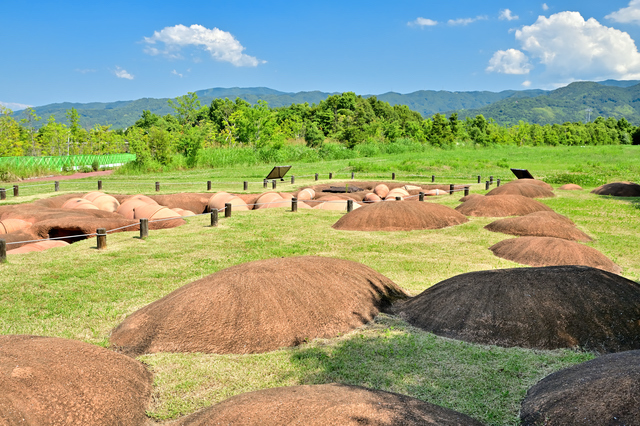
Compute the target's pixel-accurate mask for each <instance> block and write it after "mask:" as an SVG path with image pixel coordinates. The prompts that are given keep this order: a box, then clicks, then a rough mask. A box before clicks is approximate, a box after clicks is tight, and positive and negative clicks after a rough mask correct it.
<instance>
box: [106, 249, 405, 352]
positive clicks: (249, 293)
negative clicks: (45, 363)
mask: <svg viewBox="0 0 640 426" xmlns="http://www.w3.org/2000/svg"><path fill="white" fill-rule="evenodd" d="M405 297H406V294H405V293H404V291H402V290H401V289H400V288H399V287H398V286H396V285H395V284H394V283H393V282H392V281H391V280H389V279H388V278H386V277H384V276H383V275H381V274H379V273H377V272H375V271H374V270H372V269H371V268H369V267H367V266H365V265H362V264H360V263H356V262H351V261H348V260H341V259H332V258H325V257H317V256H302V257H289V258H276V259H267V260H259V261H254V262H249V263H245V264H241V265H236V266H233V267H231V268H228V269H224V270H222V271H219V272H217V273H215V274H212V275H209V276H207V277H205V278H203V279H200V280H198V281H194V282H192V283H190V284H187V285H185V286H184V287H181V288H179V289H177V290H175V291H174V292H173V293H170V294H169V295H167V296H165V297H164V298H162V299H160V300H157V301H155V302H153V303H151V304H150V305H147V306H146V307H144V308H142V309H140V310H138V311H136V312H134V313H133V314H131V315H130V316H129V317H128V318H126V319H125V320H124V322H122V323H121V324H120V325H119V326H118V327H116V328H115V329H114V330H113V332H112V334H111V339H110V341H111V344H112V346H114V347H116V348H118V349H119V350H121V351H123V352H125V353H128V354H142V353H153V352H206V353H221V354H222V353H259V352H267V351H272V350H275V349H278V348H281V347H285V346H295V345H299V344H300V343H302V342H305V341H308V340H311V339H314V338H317V337H324V338H329V337H335V336H336V335H337V334H339V333H344V332H347V331H349V330H352V329H354V328H356V327H360V326H361V325H363V324H365V323H367V322H369V321H371V320H372V319H373V318H374V317H375V316H376V315H377V314H378V312H380V311H381V310H382V309H384V308H386V307H388V306H389V305H390V304H391V302H393V301H394V300H396V299H402V298H405Z"/></svg>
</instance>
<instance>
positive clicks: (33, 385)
mask: <svg viewBox="0 0 640 426" xmlns="http://www.w3.org/2000/svg"><path fill="white" fill-rule="evenodd" d="M151 384H152V377H151V373H149V372H148V371H147V370H146V369H145V367H144V365H142V363H140V362H138V361H136V360H134V359H133V358H129V357H127V356H124V355H121V354H117V353H115V352H112V351H109V350H107V349H104V348H101V347H98V346H94V345H90V344H88V343H83V342H78V341H75V340H67V339H60V338H56V337H38V336H25V335H21V336H15V335H14V336H0V423H2V424H10V425H17V424H29V425H72V424H73V425H105V426H111V425H144V424H146V422H147V420H148V419H147V417H146V415H145V410H146V409H147V407H148V405H149V402H150V400H151Z"/></svg>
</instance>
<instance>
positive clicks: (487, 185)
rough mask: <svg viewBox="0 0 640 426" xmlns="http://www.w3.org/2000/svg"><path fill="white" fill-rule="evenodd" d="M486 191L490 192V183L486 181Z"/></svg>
mask: <svg viewBox="0 0 640 426" xmlns="http://www.w3.org/2000/svg"><path fill="white" fill-rule="evenodd" d="M484 189H485V191H488V190H489V181H486V182H485V184H484Z"/></svg>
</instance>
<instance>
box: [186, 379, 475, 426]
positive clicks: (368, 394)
mask: <svg viewBox="0 0 640 426" xmlns="http://www.w3.org/2000/svg"><path fill="white" fill-rule="evenodd" d="M222 424H224V425H239V426H249V425H294V424H295V425H298V424H299V425H309V426H324V425H344V426H356V425H371V426H388V425H405V426H413V425H415V426H418V425H420V426H429V425H432V426H436V425H443V426H454V425H460V426H462V425H465V426H467V425H469V426H474V425H481V423H480V422H478V421H477V420H474V419H472V418H471V417H468V416H466V415H464V414H461V413H458V412H456V411H453V410H449V409H447V408H443V407H440V406H438V405H434V404H430V403H428V402H424V401H421V400H419V399H416V398H411V397H409V396H405V395H400V394H397V393H391V392H384V391H380V390H373V389H367V388H363V387H359V386H348V385H340V384H328V385H303V386H291V387H284V388H273V389H265V390H260V391H256V392H249V393H244V394H241V395H236V396H234V397H231V398H229V399H227V400H226V401H223V402H221V403H219V404H216V405H213V406H212V407H209V408H207V409H205V410H202V411H200V412H198V413H195V414H193V415H191V416H188V417H186V418H184V419H181V420H178V421H177V422H176V423H175V425H176V426H177V425H183V426H198V425H201V426H205V425H206V426H208V425H222Z"/></svg>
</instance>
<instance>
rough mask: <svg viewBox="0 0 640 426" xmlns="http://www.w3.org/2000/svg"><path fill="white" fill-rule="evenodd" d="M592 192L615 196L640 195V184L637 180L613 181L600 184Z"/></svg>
mask: <svg viewBox="0 0 640 426" xmlns="http://www.w3.org/2000/svg"><path fill="white" fill-rule="evenodd" d="M591 192H592V193H593V194H598V195H612V196H614V197H640V185H638V184H637V183H635V182H613V183H607V184H606V185H602V186H599V187H597V188H596V189H594V190H593V191H591Z"/></svg>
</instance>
